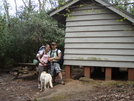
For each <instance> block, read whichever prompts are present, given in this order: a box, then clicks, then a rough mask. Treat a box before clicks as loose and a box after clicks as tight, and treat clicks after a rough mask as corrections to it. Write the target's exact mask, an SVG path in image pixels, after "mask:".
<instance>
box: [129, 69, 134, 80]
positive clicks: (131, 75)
mask: <svg viewBox="0 0 134 101" xmlns="http://www.w3.org/2000/svg"><path fill="white" fill-rule="evenodd" d="M128 80H134V68H128Z"/></svg>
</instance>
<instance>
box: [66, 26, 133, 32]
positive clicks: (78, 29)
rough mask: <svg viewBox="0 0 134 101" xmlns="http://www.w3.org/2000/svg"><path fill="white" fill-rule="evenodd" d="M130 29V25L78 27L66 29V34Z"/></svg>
mask: <svg viewBox="0 0 134 101" xmlns="http://www.w3.org/2000/svg"><path fill="white" fill-rule="evenodd" d="M129 29H132V26H131V25H110V26H79V27H67V28H66V32H75V31H76V32H78V31H83V32H84V31H109V30H110V31H112V30H113V31H115V30H117V31H120V30H122V31H124V30H129Z"/></svg>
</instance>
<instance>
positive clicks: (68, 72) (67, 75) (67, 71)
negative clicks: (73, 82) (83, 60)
mask: <svg viewBox="0 0 134 101" xmlns="http://www.w3.org/2000/svg"><path fill="white" fill-rule="evenodd" d="M70 78H71V66H65V79H70Z"/></svg>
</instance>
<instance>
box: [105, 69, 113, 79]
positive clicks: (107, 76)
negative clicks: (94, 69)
mask: <svg viewBox="0 0 134 101" xmlns="http://www.w3.org/2000/svg"><path fill="white" fill-rule="evenodd" d="M105 69H106V70H105V80H111V79H112V68H108V67H106V68H105Z"/></svg>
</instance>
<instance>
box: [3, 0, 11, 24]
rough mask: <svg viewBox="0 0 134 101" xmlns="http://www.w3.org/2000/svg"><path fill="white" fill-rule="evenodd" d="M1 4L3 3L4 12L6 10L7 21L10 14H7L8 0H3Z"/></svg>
mask: <svg viewBox="0 0 134 101" xmlns="http://www.w3.org/2000/svg"><path fill="white" fill-rule="evenodd" d="M3 5H4V9H5V12H6V16H7V20H8V22H9V19H10V15H9V5H8V2H7V1H6V0H4V2H3Z"/></svg>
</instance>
